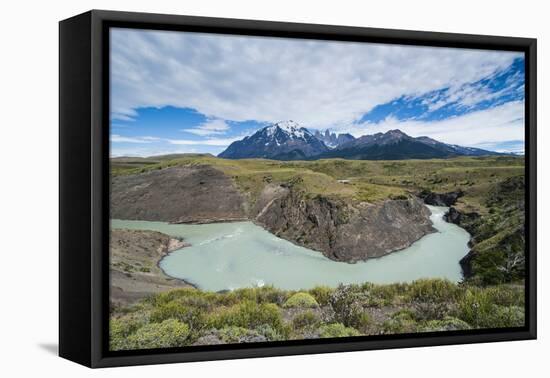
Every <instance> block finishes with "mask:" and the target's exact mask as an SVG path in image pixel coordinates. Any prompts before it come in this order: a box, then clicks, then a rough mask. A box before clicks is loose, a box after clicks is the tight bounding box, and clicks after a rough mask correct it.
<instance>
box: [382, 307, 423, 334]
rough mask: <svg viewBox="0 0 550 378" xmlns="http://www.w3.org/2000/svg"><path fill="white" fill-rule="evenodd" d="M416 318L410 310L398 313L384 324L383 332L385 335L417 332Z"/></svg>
mask: <svg viewBox="0 0 550 378" xmlns="http://www.w3.org/2000/svg"><path fill="white" fill-rule="evenodd" d="M414 317H415V315H414V313H412V311H410V310H401V311H397V312H396V313H394V314H393V315H392V316H391V318H390V319H388V320H386V321H385V322H384V323H382V332H383V333H385V334H394V333H412V332H417V331H418V324H417V322H416V321H415V319H414Z"/></svg>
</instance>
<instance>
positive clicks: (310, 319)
mask: <svg viewBox="0 0 550 378" xmlns="http://www.w3.org/2000/svg"><path fill="white" fill-rule="evenodd" d="M320 322H321V320H320V319H319V317H318V316H317V314H315V313H314V312H313V311H306V312H302V313H300V314H298V315H296V316H295V317H294V318H293V319H292V328H294V330H300V329H305V328H316V327H317V326H319V323H320Z"/></svg>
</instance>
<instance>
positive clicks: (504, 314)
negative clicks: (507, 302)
mask: <svg viewBox="0 0 550 378" xmlns="http://www.w3.org/2000/svg"><path fill="white" fill-rule="evenodd" d="M493 309H494V311H493V316H492V317H491V319H490V321H489V322H488V323H489V324H487V325H486V326H487V327H489V328H510V327H523V326H525V307H520V306H496V305H495V306H494V307H493Z"/></svg>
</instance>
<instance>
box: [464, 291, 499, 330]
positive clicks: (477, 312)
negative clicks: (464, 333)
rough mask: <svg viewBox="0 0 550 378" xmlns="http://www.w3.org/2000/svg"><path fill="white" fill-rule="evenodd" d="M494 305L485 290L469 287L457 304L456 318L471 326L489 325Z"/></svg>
mask: <svg viewBox="0 0 550 378" xmlns="http://www.w3.org/2000/svg"><path fill="white" fill-rule="evenodd" d="M493 311H494V305H493V304H492V303H491V298H490V296H489V295H487V292H486V291H484V290H482V289H478V288H469V289H467V290H466V293H465V294H464V296H463V297H462V298H461V299H460V301H459V304H458V318H460V319H462V320H464V321H465V322H466V323H468V324H470V325H472V326H473V327H481V328H486V327H491V324H490V322H491V321H492V319H493Z"/></svg>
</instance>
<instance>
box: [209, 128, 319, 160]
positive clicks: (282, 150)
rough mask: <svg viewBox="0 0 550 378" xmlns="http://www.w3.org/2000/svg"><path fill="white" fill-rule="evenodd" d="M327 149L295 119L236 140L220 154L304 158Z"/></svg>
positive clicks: (282, 158)
mask: <svg viewBox="0 0 550 378" xmlns="http://www.w3.org/2000/svg"><path fill="white" fill-rule="evenodd" d="M325 151H328V148H327V146H325V144H324V143H323V142H322V141H320V140H319V139H317V138H316V137H315V136H314V135H313V134H312V133H311V132H310V131H309V130H308V129H306V128H305V127H301V126H300V125H299V124H298V123H296V122H294V121H283V122H277V123H274V124H272V125H270V126H267V127H264V128H263V129H260V130H258V131H257V132H255V133H254V134H252V135H251V136H247V137H245V138H244V139H242V140H240V141H236V142H233V143H231V144H230V145H229V147H227V149H226V150H225V151H223V152H222V153H221V154H219V155H218V156H219V157H222V158H226V159H245V158H266V159H277V160H295V159H304V158H309V157H311V156H315V155H319V154H321V153H323V152H325Z"/></svg>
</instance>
